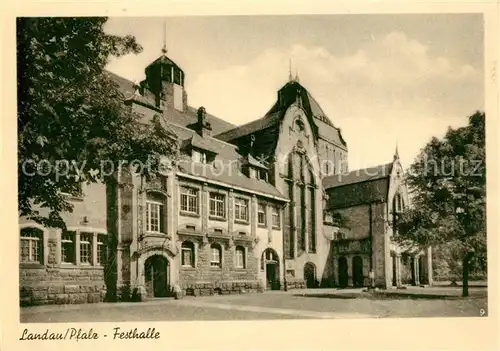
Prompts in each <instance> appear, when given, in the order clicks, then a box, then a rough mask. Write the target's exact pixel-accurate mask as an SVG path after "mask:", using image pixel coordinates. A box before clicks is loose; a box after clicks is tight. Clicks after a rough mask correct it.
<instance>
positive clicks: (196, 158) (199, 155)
mask: <svg viewBox="0 0 500 351" xmlns="http://www.w3.org/2000/svg"><path fill="white" fill-rule="evenodd" d="M191 157H192V159H193V162H196V163H207V155H206V154H205V153H204V152H201V151H197V150H193V151H192V152H191Z"/></svg>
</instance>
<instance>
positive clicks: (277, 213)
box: [273, 206, 281, 229]
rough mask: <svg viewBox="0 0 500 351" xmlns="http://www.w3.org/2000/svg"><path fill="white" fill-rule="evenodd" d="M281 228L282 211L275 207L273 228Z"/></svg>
mask: <svg viewBox="0 0 500 351" xmlns="http://www.w3.org/2000/svg"><path fill="white" fill-rule="evenodd" d="M280 227H281V215H280V209H279V208H278V207H277V206H273V228H278V229H279V228H280Z"/></svg>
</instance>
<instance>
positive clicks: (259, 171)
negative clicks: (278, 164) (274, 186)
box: [257, 169, 267, 182]
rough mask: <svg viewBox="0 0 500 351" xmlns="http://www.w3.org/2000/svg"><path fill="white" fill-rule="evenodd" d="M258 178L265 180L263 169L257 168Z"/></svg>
mask: <svg viewBox="0 0 500 351" xmlns="http://www.w3.org/2000/svg"><path fill="white" fill-rule="evenodd" d="M257 172H258V174H259V179H260V180H263V181H265V182H267V171H266V170H265V169H259V170H258V171H257Z"/></svg>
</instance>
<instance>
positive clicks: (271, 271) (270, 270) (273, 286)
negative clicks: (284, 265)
mask: <svg viewBox="0 0 500 351" xmlns="http://www.w3.org/2000/svg"><path fill="white" fill-rule="evenodd" d="M261 260H262V267H263V268H264V269H265V271H266V285H267V289H268V290H279V289H280V263H279V262H280V261H279V257H278V254H277V253H276V251H274V250H273V249H271V248H268V249H266V250H264V252H263V253H262V258H261Z"/></svg>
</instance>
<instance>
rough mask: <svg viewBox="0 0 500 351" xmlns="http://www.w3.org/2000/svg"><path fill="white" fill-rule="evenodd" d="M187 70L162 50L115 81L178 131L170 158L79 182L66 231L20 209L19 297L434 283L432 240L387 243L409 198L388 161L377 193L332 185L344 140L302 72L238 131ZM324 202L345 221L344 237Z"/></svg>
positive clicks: (147, 114)
mask: <svg viewBox="0 0 500 351" xmlns="http://www.w3.org/2000/svg"><path fill="white" fill-rule="evenodd" d="M184 79H185V76H184V72H183V71H182V70H181V69H180V68H179V66H177V64H175V63H173V62H172V61H171V60H170V59H169V58H168V57H166V56H165V55H163V56H161V57H160V58H159V59H158V60H155V61H154V62H153V63H152V64H150V65H149V66H148V67H147V68H146V79H145V80H144V81H142V82H141V83H140V84H132V83H131V82H126V81H125V80H124V79H123V78H119V79H118V82H119V84H120V89H122V90H123V92H124V94H125V95H128V97H127V98H126V100H125V104H126V105H127V106H128V108H129V109H130V111H131V112H132V113H135V114H137V115H138V116H142V119H143V120H142V121H143V122H144V123H149V122H150V121H151V119H152V118H153V116H155V115H162V117H163V120H164V121H165V123H166V124H167V125H168V128H169V129H170V130H171V131H173V132H174V133H175V134H176V136H177V138H178V141H179V145H180V148H179V153H180V160H179V162H178V165H177V166H176V167H175V169H173V170H171V171H168V172H165V173H163V174H160V175H158V176H157V177H156V178H155V179H152V180H150V181H146V180H145V179H144V178H141V177H140V176H139V175H137V174H134V173H133V172H130V171H129V170H127V169H122V171H121V173H119V174H116V180H117V184H116V185H115V186H107V187H105V186H104V185H101V184H93V185H90V186H86V185H85V186H84V188H83V193H82V194H81V195H80V196H77V197H72V198H71V201H72V202H73V204H74V206H75V208H74V211H73V213H71V214H65V215H64V219H65V222H66V224H67V227H68V228H67V231H65V232H62V231H61V230H59V229H54V228H43V227H40V226H38V225H37V224H34V223H32V222H30V221H27V220H26V219H25V218H21V219H20V231H21V233H20V234H21V238H20V240H21V246H22V248H21V255H20V256H21V262H20V298H21V303H22V304H45V303H86V302H99V301H103V300H110V301H115V300H119V301H124V300H130V299H132V300H134V299H136V300H143V299H144V298H153V297H166V296H172V295H174V292H175V293H178V292H179V291H180V292H182V294H184V295H194V296H203V295H213V294H240V293H248V292H261V291H264V290H268V289H303V288H306V287H307V288H316V287H338V286H341V287H343V286H368V285H370V284H371V278H370V276H369V272H371V271H373V273H374V283H375V284H376V285H377V286H381V287H388V286H391V285H396V286H398V285H401V284H405V283H407V282H411V283H414V284H418V283H420V282H424V281H425V282H427V283H429V284H430V283H432V270H430V271H429V270H427V268H426V267H427V266H428V264H429V262H431V251H430V249H429V250H427V251H426V252H418V253H411V255H410V256H408V259H407V253H406V251H404V250H402V249H401V248H399V247H397V245H395V244H394V243H393V242H392V240H391V236H392V232H391V229H390V226H389V225H388V223H390V221H391V220H392V213H393V209H392V206H393V205H392V203H393V202H394V201H393V199H394V198H395V197H396V196H400V197H402V199H403V200H402V201H403V202H404V203H407V200H408V199H407V195H406V190H405V188H404V185H403V184H402V181H401V177H400V172H401V167H400V165H399V163H398V162H399V161H398V160H397V159H396V158H395V161H394V163H393V164H392V168H391V169H392V172H391V173H390V174H389V175H387V177H385V178H380V179H381V183H380V184H378V183H377V184H378V185H377V186H376V189H375V190H377V191H378V192H377V191H376V192H375V193H376V194H378V195H377V196H378V197H376V196H375V197H374V196H372V195H370V192H371V190H373V189H371V188H370V187H369V186H365V187H364V188H362V191H358V192H356V191H354V192H353V193H350V194H342V193H340V194H337V193H336V192H338V191H339V190H338V189H341V188H342V189H344V188H345V187H343V185H345V184H339V183H335V180H334V179H333V178H332V177H336V175H338V174H344V173H348V172H347V171H348V165H347V155H348V153H347V144H346V143H345V141H344V140H343V138H342V135H341V132H340V129H339V128H336V127H335V126H334V125H333V124H332V122H331V121H330V120H329V118H328V117H327V116H326V115H325V114H324V112H323V111H322V110H321V107H319V105H318V103H317V102H316V101H315V100H314V98H313V97H312V96H311V94H310V93H309V92H308V91H307V90H306V89H305V88H304V87H303V86H302V85H301V84H299V82H298V80H294V79H291V80H290V81H289V82H287V83H286V84H285V85H284V87H283V88H281V89H280V90H279V91H278V97H277V101H276V104H275V105H274V106H273V107H272V108H271V110H270V111H269V112H268V113H267V114H266V115H265V116H264V117H263V118H261V119H258V120H256V121H252V122H250V123H248V124H245V125H243V126H240V127H235V126H232V125H230V124H228V123H227V122H224V121H222V120H220V119H218V118H216V117H214V116H211V115H209V114H207V113H206V111H205V109H204V108H202V107H200V108H198V109H193V108H192V107H190V106H189V105H188V102H187V93H186V92H185V90H184ZM377 179H378V178H377ZM377 181H378V180H377ZM384 182H385V183H384ZM358 183H359V184H361V183H363V184H365V183H366V182H364V181H359V180H357V181H355V182H354V183H352V184H358ZM349 184H351V183H349ZM365 185H366V184H365ZM379 185H380V186H379ZM348 186H350V185H348ZM370 189H371V190H370ZM354 190H356V189H354ZM358 190H359V189H358ZM396 194H399V195H396ZM346 199H347V200H348V201H350V202H345V201H344V203H343V204H342V205H339V202H338V201H340V200H346ZM398 199H399V198H398ZM331 211H335V212H337V213H338V214H340V215H341V216H342V217H345V218H347V219H348V221H349V226H348V228H347V229H346V228H341V230H342V231H343V232H344V233H345V235H344V236H341V237H338V236H336V235H337V233H338V232H339V231H338V230H337V229H338V228H337V229H335V228H336V227H335V224H334V223H332V222H330V221H329V220H328V218H327V215H328V214H329V213H330V212H331ZM42 214H43V212H42ZM25 228H31V229H30V230H25ZM403 254H404V255H405V256H404V257H405V258H404V260H401V259H400V258H401V255H403ZM403 261H404V262H403Z"/></svg>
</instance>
